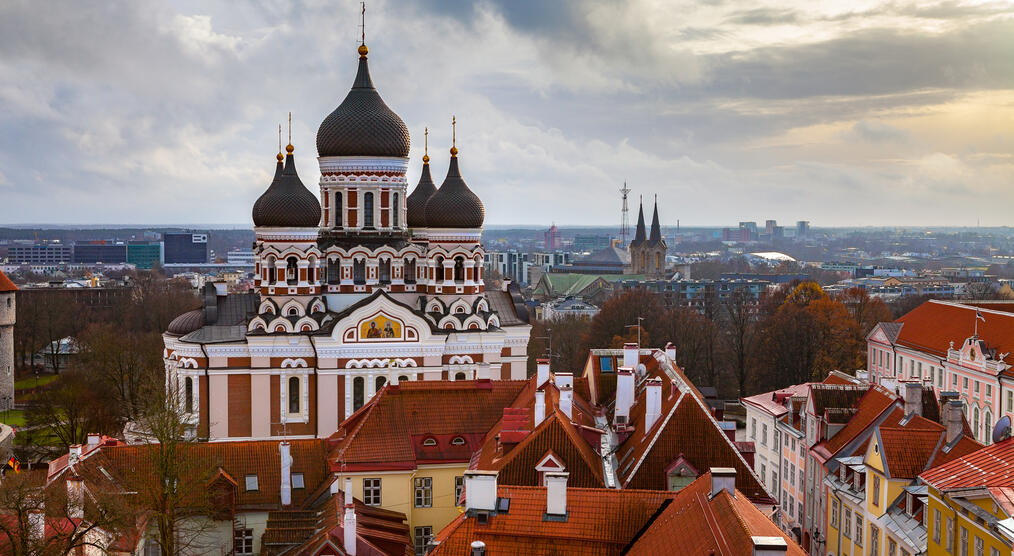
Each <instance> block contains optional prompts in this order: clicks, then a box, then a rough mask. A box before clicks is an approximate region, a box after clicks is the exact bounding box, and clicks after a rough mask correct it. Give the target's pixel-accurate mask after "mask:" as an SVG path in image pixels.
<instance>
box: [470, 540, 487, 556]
mask: <svg viewBox="0 0 1014 556" xmlns="http://www.w3.org/2000/svg"><path fill="white" fill-rule="evenodd" d="M485 555H486V543H484V542H482V541H475V542H473V543H472V556H485Z"/></svg>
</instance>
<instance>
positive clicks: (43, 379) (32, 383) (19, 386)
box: [14, 375, 60, 397]
mask: <svg viewBox="0 0 1014 556" xmlns="http://www.w3.org/2000/svg"><path fill="white" fill-rule="evenodd" d="M58 378H60V375H40V376H39V378H38V380H36V378H35V377H34V376H29V377H26V378H23V379H21V380H19V381H17V382H15V383H14V390H15V391H16V390H26V389H28V388H35V387H36V386H37V385H38V386H45V385H47V384H49V383H50V382H53V381H54V380H57V379H58ZM15 397H17V396H15Z"/></svg>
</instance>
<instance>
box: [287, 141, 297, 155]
mask: <svg viewBox="0 0 1014 556" xmlns="http://www.w3.org/2000/svg"><path fill="white" fill-rule="evenodd" d="M294 150H296V147H293V146H292V143H289V144H288V145H285V152H287V153H289V154H292V151H294Z"/></svg>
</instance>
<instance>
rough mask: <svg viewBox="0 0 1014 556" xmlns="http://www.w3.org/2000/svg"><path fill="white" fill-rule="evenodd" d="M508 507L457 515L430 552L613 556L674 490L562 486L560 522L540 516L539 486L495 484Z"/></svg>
mask: <svg viewBox="0 0 1014 556" xmlns="http://www.w3.org/2000/svg"><path fill="white" fill-rule="evenodd" d="M497 493H498V495H499V496H500V497H502V498H508V499H510V510H509V511H508V512H507V513H498V514H497V515H494V516H492V517H490V519H489V523H488V524H486V525H479V524H478V523H476V521H477V520H476V519H475V518H473V517H469V516H468V514H462V515H460V516H458V517H457V518H456V519H455V520H454V521H452V522H451V523H450V524H449V525H448V526H447V527H445V528H444V529H443V530H442V531H440V533H439V534H438V535H437V537H436V539H435V540H436V541H437V542H438V543H439V544H437V546H436V548H434V549H433V551H432V552H430V554H431V555H434V556H436V555H441V554H448V555H450V554H453V555H455V556H458V555H461V554H471V548H470V547H471V543H472V542H473V541H477V540H478V541H482V542H484V543H485V544H486V553H487V554H491V555H492V554H530V555H545V556H549V555H559V554H582V555H590V556H598V555H610V556H611V555H619V554H620V553H621V552H622V551H623V548H624V547H625V546H626V545H627V544H628V543H629V542H630V540H631V539H632V538H633V537H634V536H635V535H636V534H637V532H638V531H640V530H641V529H642V528H643V527H644V525H645V524H646V523H648V521H649V520H650V519H651V517H652V516H653V515H654V514H655V513H656V512H657V510H658V509H659V507H661V506H662V503H663V502H664V501H666V500H669V499H671V498H673V497H674V496H675V495H676V493H673V492H666V491H644V490H611V489H586V488H571V487H568V488H567V519H566V521H547V520H544V515H545V512H546V489H545V487H524V486H500V487H498V489H497Z"/></svg>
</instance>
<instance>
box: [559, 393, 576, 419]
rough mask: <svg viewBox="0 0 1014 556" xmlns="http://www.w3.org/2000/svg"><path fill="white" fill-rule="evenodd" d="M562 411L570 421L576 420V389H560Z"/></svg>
mask: <svg viewBox="0 0 1014 556" xmlns="http://www.w3.org/2000/svg"><path fill="white" fill-rule="evenodd" d="M560 411H562V412H563V414H564V415H566V416H567V418H568V419H573V418H574V389H573V388H571V387H569V386H564V387H563V388H560Z"/></svg>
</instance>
